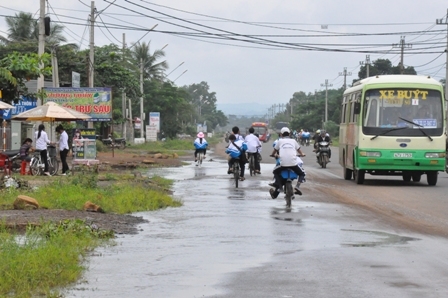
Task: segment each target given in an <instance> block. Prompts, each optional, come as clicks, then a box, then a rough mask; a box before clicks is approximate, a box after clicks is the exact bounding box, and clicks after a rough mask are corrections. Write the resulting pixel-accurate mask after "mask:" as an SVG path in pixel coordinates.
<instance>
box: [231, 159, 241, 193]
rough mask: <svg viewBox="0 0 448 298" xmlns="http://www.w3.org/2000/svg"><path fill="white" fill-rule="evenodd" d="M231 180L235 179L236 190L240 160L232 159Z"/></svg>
mask: <svg viewBox="0 0 448 298" xmlns="http://www.w3.org/2000/svg"><path fill="white" fill-rule="evenodd" d="M232 170H233V178H234V179H235V188H238V181H239V180H240V160H239V158H233V165H232Z"/></svg>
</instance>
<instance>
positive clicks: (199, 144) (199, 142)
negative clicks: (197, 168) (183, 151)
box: [193, 132, 208, 162]
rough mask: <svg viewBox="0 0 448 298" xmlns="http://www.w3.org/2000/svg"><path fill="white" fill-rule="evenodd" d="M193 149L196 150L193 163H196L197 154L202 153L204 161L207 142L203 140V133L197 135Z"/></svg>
mask: <svg viewBox="0 0 448 298" xmlns="http://www.w3.org/2000/svg"><path fill="white" fill-rule="evenodd" d="M193 144H194V147H195V148H196V150H195V151H194V161H195V162H197V161H198V159H197V156H198V152H204V159H205V153H206V152H207V146H208V143H207V141H206V140H205V139H204V133H203V132H200V133H198V135H197V139H196V140H194V143H193Z"/></svg>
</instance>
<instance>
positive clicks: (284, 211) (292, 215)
mask: <svg viewBox="0 0 448 298" xmlns="http://www.w3.org/2000/svg"><path fill="white" fill-rule="evenodd" d="M271 216H272V218H273V219H276V220H283V221H291V222H296V223H299V224H300V225H303V222H302V220H303V219H304V218H305V217H306V216H305V213H304V211H303V210H301V209H298V208H294V207H292V208H287V207H286V206H285V208H272V210H271Z"/></svg>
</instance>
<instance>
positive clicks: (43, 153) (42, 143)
mask: <svg viewBox="0 0 448 298" xmlns="http://www.w3.org/2000/svg"><path fill="white" fill-rule="evenodd" d="M35 139H36V151H39V152H40V158H41V160H42V162H43V163H44V165H45V168H44V175H47V176H51V175H50V173H49V172H48V158H47V145H49V144H51V142H50V140H49V139H48V135H47V133H46V132H45V126H44V125H43V124H39V128H38V131H36V132H35Z"/></svg>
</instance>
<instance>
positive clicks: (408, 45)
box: [392, 36, 412, 74]
mask: <svg viewBox="0 0 448 298" xmlns="http://www.w3.org/2000/svg"><path fill="white" fill-rule="evenodd" d="M392 47H394V48H401V61H400V74H403V73H404V63H403V56H404V48H412V44H409V43H406V42H405V41H404V36H402V37H401V39H400V44H396V43H394V44H393V45H392Z"/></svg>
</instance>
